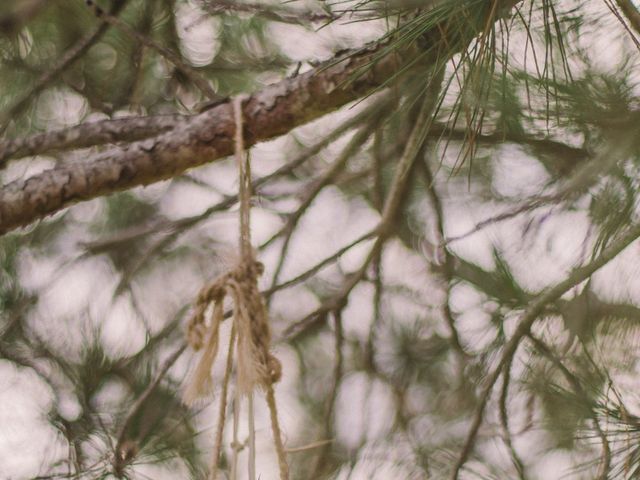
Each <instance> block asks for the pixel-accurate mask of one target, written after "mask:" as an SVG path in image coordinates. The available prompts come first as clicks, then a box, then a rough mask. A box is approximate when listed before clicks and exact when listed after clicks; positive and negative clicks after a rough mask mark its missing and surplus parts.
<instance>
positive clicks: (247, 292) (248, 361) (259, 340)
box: [183, 96, 289, 480]
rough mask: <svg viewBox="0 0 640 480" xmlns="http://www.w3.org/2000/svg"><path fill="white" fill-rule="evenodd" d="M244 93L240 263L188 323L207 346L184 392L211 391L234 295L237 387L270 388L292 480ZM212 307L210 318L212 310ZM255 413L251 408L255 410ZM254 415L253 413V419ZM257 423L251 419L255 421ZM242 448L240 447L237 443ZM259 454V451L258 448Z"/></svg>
mask: <svg viewBox="0 0 640 480" xmlns="http://www.w3.org/2000/svg"><path fill="white" fill-rule="evenodd" d="M242 102H243V97H242V96H239V97H236V98H235V99H234V101H233V114H234V119H235V127H236V132H235V157H236V163H237V166H238V179H239V201H240V235H239V244H240V245H239V246H240V254H241V257H240V262H239V263H238V265H237V266H236V267H235V268H233V269H232V270H230V271H228V272H226V273H224V274H223V275H221V276H220V277H218V278H217V279H215V280H214V281H213V282H211V283H210V284H208V285H206V286H205V287H204V288H203V289H202V290H201V291H200V293H199V294H198V298H197V301H196V305H195V309H194V313H193V316H192V317H191V319H190V321H189V324H188V326H187V340H188V342H189V344H190V345H191V346H192V347H193V349H194V350H196V351H198V350H202V349H203V352H202V354H201V356H200V360H199V362H198V365H197V366H196V369H195V371H194V374H193V377H192V379H191V381H190V383H189V384H188V386H187V388H186V390H185V392H184V397H183V398H184V401H185V402H186V403H187V404H193V403H194V402H195V401H196V400H198V399H200V398H202V397H205V396H207V395H211V394H212V391H213V383H212V379H211V369H212V366H213V362H214V360H215V358H216V355H217V353H218V343H219V336H220V325H221V324H222V322H223V320H224V300H225V298H226V297H229V298H230V299H231V300H232V302H233V328H232V336H231V340H230V342H234V341H235V342H237V348H236V365H237V377H236V390H237V391H238V392H239V393H240V394H241V395H246V396H249V398H250V399H251V398H252V397H251V395H252V394H253V391H254V390H255V389H256V387H257V388H259V389H261V390H262V391H264V392H265V396H266V400H267V405H268V406H269V412H270V417H271V429H272V432H273V442H274V445H275V449H276V452H277V455H278V464H279V468H280V479H281V480H288V478H289V468H288V465H287V461H286V454H285V449H284V444H283V442H282V433H281V431H280V424H279V422H278V412H277V406H276V400H275V392H274V387H273V385H274V383H276V382H277V381H278V380H279V379H280V377H281V374H282V366H281V364H280V362H279V360H278V359H277V358H276V357H275V356H274V355H273V354H272V353H271V351H270V349H271V329H270V327H269V318H268V313H267V309H266V307H265V304H264V301H263V298H262V295H261V294H260V290H259V289H258V277H259V276H260V275H261V274H262V273H263V270H264V268H263V266H262V264H261V263H259V262H258V261H257V260H256V258H255V255H254V252H253V248H252V247H251V227H250V214H251V168H250V161H249V157H248V155H247V154H246V152H245V148H244V135H243V114H242ZM211 306H213V308H212V314H211V317H210V321H209V322H207V319H206V313H207V311H208V310H209V308H210V307H211ZM232 355H233V347H232V345H230V347H229V353H228V359H227V373H226V374H225V377H224V380H223V386H222V392H223V394H222V398H221V406H220V414H219V424H218V432H217V434H216V442H215V446H214V452H213V461H212V467H211V474H210V479H212V480H215V478H216V477H217V464H218V458H219V456H220V450H221V441H220V439H221V438H222V431H223V429H224V419H225V409H226V401H227V399H226V396H227V395H226V394H227V390H228V381H229V377H230V371H231V365H232V361H231V358H232ZM249 403H250V404H252V402H251V401H250V402H249ZM251 414H252V412H250V415H251ZM251 418H252V417H250V420H251ZM250 423H251V422H250ZM234 448H237V446H234ZM252 453H255V452H252Z"/></svg>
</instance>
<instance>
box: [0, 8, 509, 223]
mask: <svg viewBox="0 0 640 480" xmlns="http://www.w3.org/2000/svg"><path fill="white" fill-rule="evenodd" d="M519 2H520V0H500V2H499V3H500V5H499V6H500V8H499V9H497V10H496V11H500V12H505V11H509V10H510V9H511V8H512V7H514V6H515V5H516V4H518V3H519ZM447 28H448V25H447V24H446V23H445V24H440V23H439V24H436V25H435V26H434V27H433V29H431V30H430V31H429V32H427V33H426V34H425V36H424V37H423V43H424V44H426V46H425V45H422V46H421V48H426V50H424V51H422V52H420V51H418V46H417V45H415V44H411V45H408V46H406V47H404V48H405V49H404V50H403V51H402V52H400V51H397V50H392V51H387V50H385V45H377V46H374V47H370V48H365V49H362V50H360V51H359V52H358V53H356V54H352V55H348V56H346V57H340V58H338V59H336V60H332V61H330V62H326V63H324V64H321V65H320V66H318V67H317V68H315V69H314V70H311V71H309V72H306V73H304V74H302V75H299V76H297V77H295V78H288V79H285V80H282V81H281V82H279V83H276V84H274V85H272V86H269V87H267V88H265V89H264V90H262V91H259V92H257V93H255V94H253V95H252V96H251V97H250V98H249V99H248V100H247V102H246V103H245V104H244V108H243V110H244V112H243V113H244V118H245V119H246V122H245V127H246V132H245V141H246V144H247V146H248V147H249V146H251V145H253V144H255V143H257V142H260V141H264V140H268V139H271V138H274V137H277V136H279V135H283V134H285V133H287V132H289V131H290V130H292V129H293V128H295V127H297V126H299V125H302V124H304V123H307V122H309V121H311V120H314V119H316V118H319V117H321V116H323V115H325V114H327V113H330V112H332V111H334V110H336V109H338V108H340V107H341V106H343V105H345V104H347V103H349V102H351V101H354V100H357V99H359V98H362V97H363V96H365V95H368V94H370V93H371V92H373V91H375V90H376V89H380V88H383V87H384V86H385V85H387V84H388V82H389V79H390V78H393V77H394V76H395V75H396V74H397V73H398V72H399V71H400V69H401V68H402V67H403V66H405V67H406V62H407V60H409V62H414V61H415V60H413V61H412V60H411V59H415V58H417V57H418V56H420V58H421V60H423V61H424V64H425V65H436V64H438V63H441V62H443V61H446V59H447V58H450V57H451V56H453V55H454V54H455V53H457V51H458V50H459V49H460V48H461V47H462V45H460V42H459V41H456V42H453V41H451V38H449V37H450V36H451V35H458V36H459V33H460V32H459V31H457V32H456V31H453V32H448V30H447ZM471 33H472V32H469V34H471ZM455 39H456V38H454V40H455ZM450 45H456V46H455V47H449V46H450ZM405 73H406V72H405ZM233 131H234V124H233V117H232V112H231V104H230V102H224V103H221V104H220V105H217V106H215V107H213V108H212V109H211V110H208V111H205V112H203V113H201V114H199V115H196V116H194V117H192V118H191V119H189V120H188V121H187V122H185V124H184V125H181V126H179V127H178V128H176V129H175V130H173V131H171V132H168V133H165V134H163V135H160V136H158V137H154V138H152V139H147V140H144V141H139V142H134V143H131V144H129V145H127V146H125V147H113V148H112V149H110V150H108V151H106V152H104V153H102V154H100V155H98V156H97V157H96V158H94V159H93V160H92V161H91V162H89V163H82V164H71V165H63V166H60V167H57V168H54V169H52V170H48V171H45V172H42V173H40V174H37V175H34V176H32V177H30V178H28V179H27V180H24V181H22V180H20V181H15V182H12V183H10V184H8V185H6V186H5V187H4V188H3V189H2V191H1V192H0V234H2V233H6V232H7V231H10V230H12V229H15V228H17V227H20V226H25V225H28V224H29V223H31V222H33V221H34V220H37V219H40V218H43V217H45V216H47V215H50V214H52V213H55V212H57V211H59V210H61V209H62V208H64V207H66V206H69V205H71V204H73V203H76V202H78V201H81V200H88V199H91V198H96V197H99V196H102V195H107V194H110V193H114V192H117V191H121V190H125V189H129V188H132V187H135V186H139V185H148V184H150V183H154V182H157V181H160V180H164V179H167V178H171V177H173V176H175V175H178V174H180V173H182V172H183V171H185V170H187V169H189V168H192V167H195V166H198V165H202V164H204V163H207V162H210V161H213V160H216V159H218V158H221V157H224V156H227V155H230V154H231V153H232V151H233Z"/></svg>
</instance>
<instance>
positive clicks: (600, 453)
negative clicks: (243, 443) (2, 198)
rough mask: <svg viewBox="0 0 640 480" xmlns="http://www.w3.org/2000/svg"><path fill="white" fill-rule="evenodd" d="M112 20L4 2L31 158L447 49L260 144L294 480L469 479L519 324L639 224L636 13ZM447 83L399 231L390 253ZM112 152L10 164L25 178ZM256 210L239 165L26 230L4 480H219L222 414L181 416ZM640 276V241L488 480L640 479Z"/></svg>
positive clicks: (196, 9)
mask: <svg viewBox="0 0 640 480" xmlns="http://www.w3.org/2000/svg"><path fill="white" fill-rule="evenodd" d="M99 5H100V7H101V8H102V9H104V10H105V11H106V12H109V13H108V18H109V19H115V20H113V21H105V19H104V18H99V17H97V16H96V14H95V11H94V10H93V9H92V8H89V7H88V6H87V5H86V4H85V2H83V1H80V0H5V1H3V2H2V3H0V92H1V93H0V128H2V131H3V136H4V138H5V139H12V138H20V137H24V136H28V135H33V134H36V133H38V132H45V131H51V130H55V129H59V128H65V127H69V126H72V125H76V124H80V123H83V122H89V121H97V120H102V119H107V118H121V117H127V116H157V115H169V114H184V115H190V114H194V113H197V112H198V111H200V110H201V109H202V108H206V102H207V101H211V100H213V101H215V100H220V99H224V98H226V97H228V96H231V95H235V94H237V93H243V92H244V93H250V92H253V91H257V90H259V89H260V88H261V87H263V86H266V85H268V84H271V83H273V82H276V81H279V80H281V79H283V78H286V77H292V76H296V75H298V74H300V73H301V72H305V71H308V70H310V69H312V68H315V67H316V66H317V65H318V63H319V62H321V61H324V60H327V59H329V58H332V57H333V55H335V54H336V53H337V52H342V51H344V50H345V49H349V48H353V49H357V48H359V47H362V46H364V45H366V44H367V42H379V43H380V44H381V45H382V47H381V49H380V52H381V53H380V55H381V56H382V55H384V54H386V53H388V52H391V51H405V50H403V49H406V48H407V46H409V45H414V44H417V45H419V46H421V47H420V48H422V50H420V49H418V50H411V51H412V52H414V53H413V54H414V55H415V58H411V59H409V62H408V63H410V64H411V68H407V70H406V71H404V72H402V73H401V74H398V75H397V76H396V77H394V78H392V79H390V81H389V85H388V86H381V88H380V89H379V90H378V91H376V92H374V93H373V94H372V95H370V96H369V97H367V98H366V99H361V100H360V101H358V102H354V103H353V104H351V105H349V106H348V107H345V108H344V109H342V110H340V111H338V112H335V113H332V114H330V115H328V116H327V117H326V118H323V119H320V120H317V121H315V122H313V123H312V124H311V125H308V126H302V127H300V128H298V129H296V130H294V131H293V132H291V133H289V134H288V135H286V136H284V137H282V138H280V139H277V140H275V141H272V142H268V143H264V144H260V145H258V146H256V147H255V148H254V149H253V150H252V154H251V155H252V159H253V168H254V175H255V178H258V179H262V180H263V181H261V183H260V186H259V188H257V189H256V192H255V193H256V196H255V199H254V208H253V228H254V235H255V237H254V238H255V239H256V247H257V250H258V252H259V257H260V259H261V260H262V261H263V262H264V263H265V266H266V272H265V275H264V278H263V279H262V280H263V285H262V286H263V287H264V290H265V292H266V296H267V300H268V302H269V305H270V314H271V319H272V323H273V329H274V336H275V343H274V350H275V353H276V354H277V355H278V357H279V358H280V359H281V361H282V362H283V365H284V379H283V381H282V382H281V384H280V385H279V386H278V389H277V390H278V392H277V393H278V400H279V404H280V412H281V417H282V423H283V428H284V431H285V439H286V446H287V447H288V448H289V449H290V450H289V461H290V464H291V469H292V478H298V479H316V478H317V479H324V478H326V479H330V478H335V479H347V478H351V479H361V478H362V479H364V478H367V479H378V478H380V479H389V478H403V479H405V478H406V479H414V478H415V479H418V478H434V479H440V478H449V476H450V475H451V472H452V469H453V466H454V465H455V463H456V458H457V457H458V455H459V452H460V449H461V448H462V445H463V443H464V441H465V438H466V436H467V431H468V429H469V426H470V423H471V422H472V419H473V416H474V412H476V411H477V408H478V405H479V402H482V401H483V400H482V398H480V395H481V390H482V389H481V386H482V385H483V384H484V383H483V382H485V380H486V378H487V375H488V372H490V371H491V370H492V369H493V368H494V367H495V365H496V361H497V360H496V359H497V358H498V357H499V355H500V354H501V352H502V351H503V347H504V345H505V342H507V340H508V339H509V338H510V336H511V335H512V334H513V331H514V328H515V325H516V324H517V322H518V319H519V317H520V314H522V312H523V311H525V310H526V308H527V306H528V305H529V304H530V302H531V301H532V299H534V298H535V297H536V296H537V295H538V294H539V293H540V292H542V291H544V290H545V289H546V288H549V287H550V286H552V285H554V284H556V283H557V282H559V281H561V280H563V279H564V278H566V277H568V276H569V275H570V274H571V272H572V269H573V268H574V267H576V266H579V265H583V264H585V263H588V262H589V261H590V260H591V259H593V258H594V257H595V256H597V255H598V253H600V252H601V251H602V250H603V249H604V248H606V247H607V246H608V245H611V244H612V243H615V242H616V240H617V239H619V238H620V236H621V235H622V234H624V232H626V231H627V230H628V229H629V227H630V226H631V225H633V224H635V223H636V222H637V216H638V213H637V212H638V201H637V197H638V192H639V188H640V184H639V182H638V169H639V166H640V165H639V159H640V143H639V142H638V138H640V135H639V133H640V132H639V129H640V122H639V121H638V119H640V110H639V108H640V107H639V105H638V104H639V98H640V96H639V94H640V91H639V89H638V72H639V69H638V59H640V56H639V53H638V51H639V49H640V43H639V40H640V31H638V30H636V27H635V26H634V25H635V23H634V17H633V15H632V14H633V11H634V8H635V7H636V6H637V5H634V4H633V3H631V2H628V1H625V0H619V1H613V0H603V1H602V2H595V1H587V0H526V1H523V2H520V3H518V4H517V7H516V9H515V10H508V11H504V12H503V11H500V5H501V3H500V2H488V1H484V0H482V1H481V0H422V1H405V0H386V1H376V0H363V1H360V2H331V3H330V2H325V1H315V0H308V1H307V0H304V1H303V0H300V1H295V2H283V3H278V2H271V3H263V2H239V1H236V0H223V1H214V0H157V1H155V0H154V1H151V0H113V1H111V2H108V1H103V2H99ZM629 12H631V15H630V14H629ZM636 14H637V11H636ZM487 15H490V16H491V18H492V19H493V20H494V21H493V22H490V23H486V18H487ZM443 22H444V23H443ZM485 23H486V25H485ZM440 25H446V26H447V27H448V28H450V29H451V31H453V32H455V34H453V35H452V36H451V38H452V39H454V43H455V44H450V45H446V46H445V47H446V48H445V50H446V49H448V51H457V50H460V49H462V50H461V53H457V54H456V55H454V56H453V57H452V58H451V59H449V58H440V59H439V60H438V62H437V63H436V64H435V65H434V63H433V62H425V61H424V59H425V58H427V57H429V55H430V50H429V49H435V48H443V46H442V45H437V46H435V47H434V46H433V45H432V44H430V43H429V42H430V35H431V34H432V32H433V30H434V27H437V26H440ZM479 27H480V28H479ZM478 31H480V35H479V36H478V35H475V34H477V32H478ZM132 32H134V33H132ZM135 32H137V33H135ZM470 32H474V35H470ZM167 51H169V52H172V54H173V55H175V56H176V57H177V58H178V60H179V61H178V62H176V61H174V60H172V58H173V57H171V56H170V55H167V53H166V52H167ZM429 58H431V57H429ZM439 68H441V69H443V70H444V72H445V76H444V81H443V82H442V86H441V87H440V88H439V90H438V91H437V101H436V102H435V103H436V105H435V108H434V109H433V111H432V112H431V115H432V119H431V121H430V122H429V128H428V129H425V130H424V131H422V132H418V133H419V134H420V145H419V147H420V148H419V155H418V160H417V161H416V162H415V163H414V164H413V166H412V170H411V174H410V177H409V181H408V182H407V184H406V187H405V188H404V190H403V191H402V192H401V199H400V210H399V211H398V212H397V213H396V215H395V216H394V218H393V225H392V228H391V233H392V234H391V235H389V236H388V237H387V238H384V241H383V242H382V243H381V247H380V248H379V249H378V251H377V252H375V253H374V254H373V255H372V256H371V258H368V257H367V253H368V252H369V251H370V249H371V245H372V242H373V241H374V240H373V237H375V236H376V232H375V230H374V229H375V227H376V225H377V223H378V221H379V220H380V218H381V213H382V212H383V209H384V205H385V199H386V198H387V197H388V196H389V194H390V191H392V190H393V184H394V178H395V174H396V167H397V164H398V161H399V159H400V158H401V157H402V155H403V152H405V148H406V146H407V143H408V142H409V139H410V136H411V134H412V131H414V127H415V125H416V124H417V123H419V120H420V118H419V116H420V111H422V108H421V105H423V103H424V101H425V100H424V99H425V96H427V97H428V96H429V95H433V94H434V93H433V91H434V88H433V87H434V85H432V83H433V82H431V80H430V79H431V78H433V71H434V70H438V69H439ZM194 78H196V79H198V78H199V79H204V81H205V84H206V85H208V88H209V89H211V91H212V92H214V95H213V96H212V95H207V91H206V89H205V91H203V88H201V87H199V86H198V85H197V82H194ZM436 87H437V85H436ZM212 97H213V98H212ZM117 142H118V140H117V139H114V143H117ZM104 148H106V147H92V148H86V149H81V150H76V151H71V152H50V153H47V154H46V155H40V156H37V157H27V158H26V159H22V160H15V161H11V162H8V163H6V164H2V169H1V170H0V178H2V181H3V183H5V184H6V183H8V182H10V181H12V180H14V179H17V178H27V177H28V176H29V175H31V174H33V173H36V172H40V171H42V170H45V169H47V168H51V167H54V166H56V165H61V164H67V163H69V164H71V163H74V162H90V161H91V158H92V156H94V155H95V154H96V153H97V152H99V151H101V150H102V149H104ZM294 160H295V161H296V162H295V163H296V164H295V166H293V167H292V168H286V169H284V170H283V171H279V172H278V173H277V174H275V175H270V174H272V173H273V172H275V171H277V169H278V168H281V167H282V166H283V165H286V164H287V163H288V162H292V161H294ZM268 175H270V176H268ZM236 190H237V183H236V177H235V170H234V165H233V162H232V161H230V160H223V161H220V162H215V163H213V164H210V165H207V166H205V167H201V168H198V169H195V170H192V171H189V172H187V173H185V174H183V175H180V176H178V177H176V178H173V179H171V180H168V181H164V182H160V183H159V184H156V185H153V186H150V187H147V188H145V189H142V188H139V189H134V190H132V191H129V192H124V193H118V194H114V195H110V196H107V197H105V198H101V199H97V200H92V201H89V202H85V203H82V204H79V205H77V206H74V207H72V208H70V209H67V210H65V211H63V212H61V213H59V214H57V215H55V216H53V217H51V218H48V219H45V220H42V221H39V222H37V223H36V224H34V225H32V226H30V227H28V228H26V229H23V230H21V231H19V232H15V233H9V234H6V235H4V236H3V237H2V238H0V392H1V393H0V405H2V408H0V424H2V425H3V428H2V429H1V431H0V476H2V478H11V479H21V478H87V479H89V478H96V479H97V478H114V477H117V478H131V479H135V478H153V479H162V478H205V477H206V472H207V469H208V467H207V466H208V464H209V461H210V459H209V456H210V452H211V445H212V443H213V433H214V430H215V418H216V415H215V413H214V412H216V411H217V410H216V408H215V407H216V403H217V402H218V401H219V398H218V396H217V395H214V397H213V398H211V399H210V402H204V403H203V404H202V405H200V406H198V408H195V409H194V408H187V407H186V406H184V405H183V404H182V402H181V392H182V388H183V385H184V382H185V378H188V372H189V369H190V366H191V364H192V362H193V357H194V355H193V354H192V352H190V351H189V350H188V349H185V344H184V334H183V328H184V321H185V318H186V316H187V313H188V311H189V308H190V306H191V304H192V302H193V300H194V298H195V295H196V293H197V291H198V289H199V288H200V286H201V285H202V284H203V283H204V282H205V281H207V280H208V279H211V278H214V277H215V276H216V275H217V274H218V273H220V272H221V271H223V270H224V269H225V268H226V267H228V266H229V265H232V264H233V263H234V261H235V260H236V259H237V253H236V252H235V247H234V245H235V241H236V228H237V227H236V216H237V208H236V204H235V198H234V195H235V193H236ZM372 232H373V233H372ZM365 258H368V260H365ZM367 262H369V263H367ZM639 267H640V263H639V262H638V256H637V246H633V247H631V248H629V249H627V250H625V251H624V252H623V253H621V254H620V255H618V257H617V258H615V259H614V260H613V261H612V262H611V263H610V264H609V265H608V266H607V267H605V268H604V269H603V270H602V271H600V272H598V273H597V274H595V275H593V276H592V277H591V278H590V279H589V280H587V281H584V282H580V283H576V285H574V286H573V288H571V289H570V290H569V292H568V293H567V294H565V295H563V296H562V298H560V299H558V300H557V301H555V302H550V303H549V304H547V305H545V307H544V309H543V311H542V314H541V321H539V322H538V323H536V324H535V328H534V329H533V330H532V331H531V333H530V334H529V335H528V336H527V337H526V338H525V339H524V340H523V342H522V347H521V348H520V349H519V350H518V352H517V354H516V355H515V356H514V357H513V359H511V361H510V362H509V365H508V367H507V368H506V369H505V371H504V373H503V375H502V376H501V377H500V380H499V381H498V383H497V385H496V388H495V389H494V391H493V394H492V395H491V396H490V398H489V403H488V407H487V410H486V412H485V413H484V417H483V426H482V428H481V429H480V432H479V436H478V438H477V439H476V441H475V442H474V449H473V452H472V455H471V456H470V458H469V461H468V462H467V464H466V466H465V468H464V469H463V470H462V472H461V473H460V478H468V479H472V478H483V479H484V478H486V479H507V478H509V479H510V478H520V479H553V478H572V479H582V478H584V479H593V478H600V479H607V478H610V479H614V478H615V479H618V478H629V479H630V478H636V477H637V473H636V472H637V471H638V469H639V468H640V452H639V451H638V441H637V440H638V431H640V403H639V401H638V400H639V399H638V395H637V387H638V380H637V359H638V346H639V344H640V332H639V331H638V324H637V323H636V322H638V321H639V320H640V306H639V305H640V283H639V281H638V278H640V275H638V273H639V271H640V268H639ZM346 286H349V288H346ZM301 320H302V321H303V323H302V324H300V323H299V322H300V321H301ZM292 325H302V326H303V327H304V328H302V329H298V330H295V331H293V333H292V330H291V328H290V327H291V326H292ZM225 335H228V332H227V333H225ZM221 369H222V366H221V365H216V368H215V371H214V378H215V379H218V378H220V375H221ZM258 426H259V429H258V431H257V435H258V440H259V451H258V466H259V472H260V478H264V479H270V478H276V472H277V470H276V463H275V456H274V453H273V451H272V444H271V439H270V434H269V429H268V417H267V416H266V411H265V409H264V406H262V405H259V406H258ZM229 430H230V429H227V432H229ZM240 432H241V433H240V437H241V439H244V438H245V437H246V425H244V424H242V425H241V428H240ZM230 435H231V434H230V433H227V436H226V437H225V444H226V446H227V447H226V450H225V455H224V458H223V459H222V460H221V465H222V467H223V470H224V472H225V474H228V461H229V456H230V455H231V451H232V448H231V437H230ZM241 455H246V451H245V450H243V451H242V452H241ZM242 478H245V477H242Z"/></svg>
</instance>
